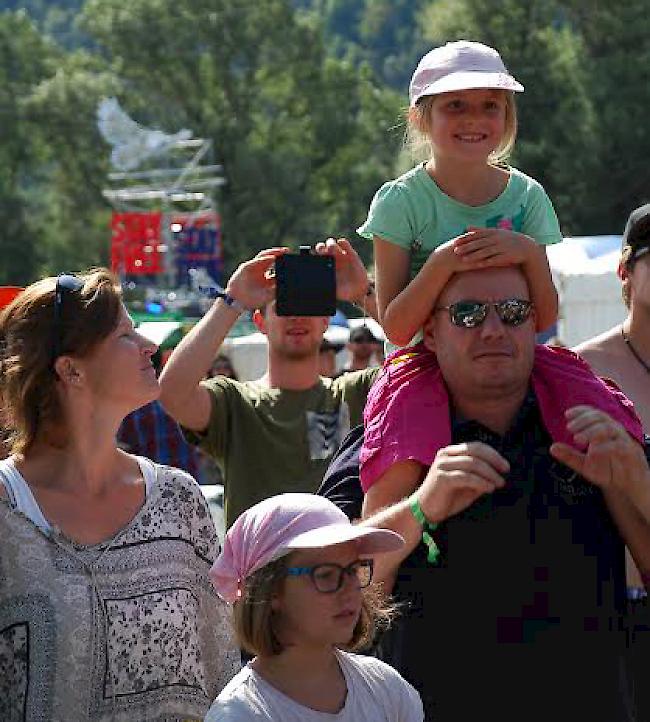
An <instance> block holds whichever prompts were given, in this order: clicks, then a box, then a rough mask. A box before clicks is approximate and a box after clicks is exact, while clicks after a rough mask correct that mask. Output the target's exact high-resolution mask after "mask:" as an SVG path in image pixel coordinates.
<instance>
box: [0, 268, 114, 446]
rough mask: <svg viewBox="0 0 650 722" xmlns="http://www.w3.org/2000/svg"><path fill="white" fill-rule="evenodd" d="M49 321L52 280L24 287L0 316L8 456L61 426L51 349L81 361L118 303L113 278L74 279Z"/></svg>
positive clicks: (110, 322) (0, 390) (0, 382)
mask: <svg viewBox="0 0 650 722" xmlns="http://www.w3.org/2000/svg"><path fill="white" fill-rule="evenodd" d="M78 278H79V279H80V280H81V281H82V282H83V286H82V288H81V289H80V290H78V291H68V292H66V293H65V304H64V313H62V314H60V318H59V321H58V322H57V321H55V312H54V304H55V302H54V297H55V289H56V282H57V279H56V278H55V277H51V278H44V279H43V280H41V281H37V282H36V283H33V284H32V285H31V286H28V287H27V288H26V289H25V290H24V291H23V292H22V293H20V294H19V295H18V296H17V297H16V298H15V299H14V300H13V301H12V302H11V303H10V304H9V305H8V306H7V307H6V308H5V309H3V311H2V312H1V313H0V402H1V404H2V411H1V416H0V424H1V425H2V426H3V427H4V428H5V429H7V430H8V434H9V436H8V441H9V444H10V447H11V451H12V453H14V454H24V453H25V452H26V451H27V450H28V449H29V448H30V446H31V445H32V444H33V443H34V440H35V439H36V437H37V435H38V434H39V433H40V431H41V430H42V428H43V425H44V424H47V423H50V424H51V423H56V424H63V423H64V419H63V418H62V410H61V405H60V403H59V396H58V394H57V390H56V385H57V379H58V377H57V374H56V371H55V370H54V368H53V358H52V355H53V349H54V348H55V347H56V348H58V351H59V354H60V355H63V354H73V355H75V356H78V357H83V356H86V355H87V354H88V353H90V352H91V351H92V350H93V349H94V348H95V346H97V344H98V343H100V342H101V341H102V340H103V339H105V338H106V337H107V336H108V335H109V334H110V333H111V331H113V330H114V329H115V327H116V325H117V323H118V319H119V312H120V305H121V302H122V297H121V291H120V286H119V282H118V280H117V278H116V277H115V276H114V275H113V274H112V273H111V272H110V271H109V270H107V269H105V268H95V269H91V270H89V271H87V272H86V273H83V274H81V275H79V276H78Z"/></svg>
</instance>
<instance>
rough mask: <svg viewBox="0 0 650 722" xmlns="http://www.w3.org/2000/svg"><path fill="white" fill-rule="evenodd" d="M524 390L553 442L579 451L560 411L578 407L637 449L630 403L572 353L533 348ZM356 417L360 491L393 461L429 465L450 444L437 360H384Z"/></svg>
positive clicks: (639, 433)
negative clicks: (360, 434) (604, 418)
mask: <svg viewBox="0 0 650 722" xmlns="http://www.w3.org/2000/svg"><path fill="white" fill-rule="evenodd" d="M531 385H532V388H533V391H534V393H535V396H536V397H537V401H538V403H539V407H540V412H541V416H542V420H543V422H544V426H545V427H546V430H547V431H548V433H549V434H550V436H551V438H552V439H553V441H559V442H564V443H566V444H570V445H571V446H574V447H576V448H578V445H577V444H576V443H575V442H574V440H573V436H572V435H571V434H570V433H569V432H568V431H567V428H566V419H565V416H564V412H565V411H566V410H567V409H570V408H571V407H572V406H578V405H583V404H584V405H587V406H593V407H595V408H597V409H600V410H601V411H604V412H605V413H607V414H609V416H611V417H612V418H613V419H614V420H615V421H617V422H618V423H620V424H621V425H622V426H624V427H625V429H626V430H627V431H628V432H629V434H630V435H631V436H632V437H633V438H634V439H636V440H637V441H638V442H639V443H643V429H642V426H641V422H640V421H639V419H638V417H637V415H636V413H635V412H634V407H633V405H632V402H631V401H630V400H629V399H628V398H627V397H626V396H625V395H624V394H623V393H622V392H621V391H619V389H618V388H616V387H615V385H614V384H613V382H610V381H609V380H605V379H601V378H599V377H598V376H596V375H595V374H594V373H593V371H592V370H591V367H590V366H589V365H588V364H587V363H586V362H585V361H583V360H582V359H581V358H580V357H579V356H578V355H576V354H575V353H573V351H569V350H568V349H564V348H557V347H550V346H542V345H537V346H536V347H535V361H534V364H533V371H532V374H531ZM363 419H364V426H365V432H364V443H363V447H362V449H361V454H360V464H361V486H362V487H363V490H364V492H367V491H368V489H369V488H370V487H371V486H372V485H373V484H374V483H375V482H376V481H377V479H379V478H380V477H381V476H382V475H383V474H384V473H385V472H386V471H387V470H388V469H389V468H390V467H391V466H392V465H393V464H395V463H397V462H398V461H407V460H414V461H418V462H420V463H421V464H422V465H423V466H430V465H431V463H432V462H433V460H434V458H435V456H436V453H437V452H438V450H439V449H441V448H443V447H444V446H448V445H449V444H450V443H451V421H450V416H449V396H448V394H447V388H446V386H445V383H444V381H443V378H442V372H441V370H440V367H439V366H438V361H437V358H436V355H435V354H434V353H432V352H431V351H429V350H428V349H426V348H425V346H424V344H422V343H420V344H418V345H416V346H413V347H412V348H409V349H408V350H404V349H399V350H398V351H396V352H395V353H393V354H391V355H390V356H389V357H388V358H387V359H386V361H385V363H384V367H383V369H382V371H381V373H380V375H379V376H378V378H377V380H376V381H375V383H374V385H373V386H372V388H371V389H370V393H369V394H368V401H367V402H366V408H365V411H364V414H363Z"/></svg>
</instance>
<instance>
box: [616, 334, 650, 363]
mask: <svg viewBox="0 0 650 722" xmlns="http://www.w3.org/2000/svg"><path fill="white" fill-rule="evenodd" d="M621 336H622V337H623V341H625V345H626V346H627V347H628V348H629V349H630V351H631V353H632V356H634V358H635V359H636V360H637V361H638V362H639V363H640V364H641V366H643V368H644V369H645V371H646V373H647V374H650V364H648V363H646V362H645V361H644V360H643V359H642V358H641V356H640V355H639V352H638V351H637V350H636V349H635V348H634V346H633V345H632V341H630V337H629V335H628V334H627V333H625V329H624V328H623V326H622V325H621Z"/></svg>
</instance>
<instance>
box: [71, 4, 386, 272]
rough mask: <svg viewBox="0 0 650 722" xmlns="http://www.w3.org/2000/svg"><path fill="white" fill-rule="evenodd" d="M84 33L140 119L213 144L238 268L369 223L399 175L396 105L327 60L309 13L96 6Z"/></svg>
mask: <svg viewBox="0 0 650 722" xmlns="http://www.w3.org/2000/svg"><path fill="white" fill-rule="evenodd" d="M83 26H84V28H85V30H86V31H87V32H88V33H89V34H90V35H91V36H92V37H93V38H94V39H95V41H96V42H97V43H98V45H99V47H100V48H101V50H102V52H103V53H104V54H105V56H106V57H107V58H108V59H110V61H111V63H112V65H113V68H114V69H115V71H116V72H117V73H118V74H119V76H120V78H121V79H122V80H123V82H124V88H125V92H124V94H123V100H124V101H125V105H126V107H127V108H129V110H130V112H131V113H132V114H133V115H135V116H136V117H137V118H138V120H140V121H141V122H143V123H145V124H147V123H149V124H152V125H153V124H158V125H160V124H162V125H163V127H165V129H167V130H169V131H173V130H176V129H178V128H180V127H189V128H191V129H192V130H193V131H194V133H195V134H196V135H198V136H203V137H207V138H211V139H212V140H213V141H214V147H215V149H216V150H215V154H216V162H219V163H221V164H222V165H223V167H224V173H225V177H226V179H227V185H226V186H225V187H224V188H223V191H222V192H221V194H220V202H221V210H222V212H223V219H224V235H225V238H226V252H227V260H228V261H229V262H230V266H232V265H233V264H234V263H235V262H237V261H239V260H241V259H242V258H244V257H246V256H248V255H250V254H251V253H252V252H253V251H255V250H258V249H260V248H262V247H264V246H269V245H276V244H284V243H287V242H288V241H293V242H296V243H297V242H300V243H305V242H314V241H316V240H317V239H320V238H322V237H323V236H324V235H327V234H336V233H351V232H352V231H353V228H354V227H355V225H356V224H358V223H359V222H360V221H361V220H363V217H364V216H365V211H366V205H367V203H368V201H369V199H370V197H371V196H372V193H373V192H374V190H375V189H376V187H377V186H378V185H379V184H380V183H381V182H382V180H383V179H384V178H385V177H386V176H387V175H389V173H390V166H391V164H392V160H393V157H394V154H395V150H396V147H397V145H398V143H399V138H398V136H397V135H391V134H390V128H391V127H392V126H393V125H394V120H395V118H396V117H397V112H398V102H399V101H398V100H397V98H396V96H395V95H393V94H392V93H390V92H388V91H384V90H382V89H381V88H380V87H379V86H378V85H377V84H376V83H375V82H374V80H373V77H372V74H371V72H370V71H369V70H368V69H367V68H364V67H362V68H360V69H358V68H356V67H355V66H354V65H353V64H352V63H351V62H349V61H346V60H342V59H336V58H332V57H328V56H327V53H326V50H325V44H324V41H323V36H322V29H321V26H320V24H319V22H317V19H316V18H315V17H314V16H313V15H311V16H309V15H305V14H301V13H296V12H295V11H294V10H293V8H292V6H291V4H290V3H289V2H286V0H236V1H235V0H187V1H186V2H184V3H182V4H179V3H176V2H173V1H172V0H140V1H139V2H137V3H133V2H131V0H89V2H88V4H87V6H86V9H85V14H84V22H83ZM152 68H155V72H152ZM154 119H155V120H157V121H158V122H157V123H156V122H155V120H154Z"/></svg>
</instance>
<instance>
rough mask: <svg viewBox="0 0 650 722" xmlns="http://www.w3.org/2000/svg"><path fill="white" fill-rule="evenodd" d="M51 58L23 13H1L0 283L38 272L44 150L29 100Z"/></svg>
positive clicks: (22, 278) (49, 49)
mask: <svg viewBox="0 0 650 722" xmlns="http://www.w3.org/2000/svg"><path fill="white" fill-rule="evenodd" d="M52 58H53V53H52V49H51V48H50V47H49V45H48V44H47V42H45V41H44V40H43V39H42V37H41V36H40V34H39V33H38V31H37V30H36V28H35V27H34V26H33V25H32V23H31V21H30V19H29V18H28V17H27V15H26V14H25V13H23V12H19V13H2V14H0V248H1V249H2V257H3V263H2V264H1V265H0V283H24V282H25V281H26V280H28V279H29V278H31V277H32V276H33V275H34V273H35V270H36V269H37V268H38V263H39V248H38V244H37V240H36V239H37V238H38V235H39V230H40V227H39V226H40V224H39V208H40V202H39V189H40V188H41V186H42V184H43V174H42V170H41V167H40V163H41V160H42V157H43V148H42V147H41V145H40V143H39V141H38V138H37V137H36V128H35V126H34V124H33V123H32V122H31V119H30V118H29V116H28V114H27V112H26V109H25V99H26V97H27V96H28V95H29V93H30V92H31V91H32V89H33V88H34V87H35V86H36V85H37V84H38V83H39V81H40V80H41V79H42V78H43V77H46V75H47V73H48V72H49V65H50V62H51V60H52Z"/></svg>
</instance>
